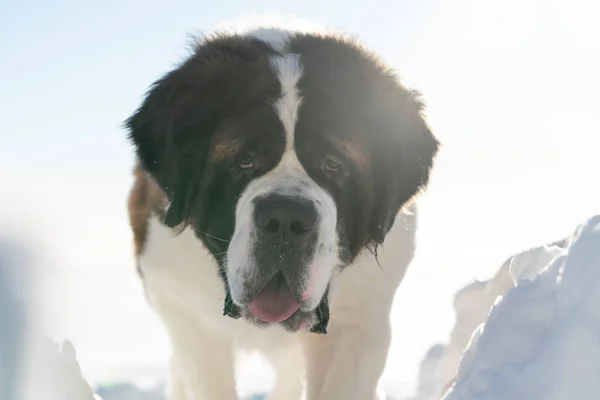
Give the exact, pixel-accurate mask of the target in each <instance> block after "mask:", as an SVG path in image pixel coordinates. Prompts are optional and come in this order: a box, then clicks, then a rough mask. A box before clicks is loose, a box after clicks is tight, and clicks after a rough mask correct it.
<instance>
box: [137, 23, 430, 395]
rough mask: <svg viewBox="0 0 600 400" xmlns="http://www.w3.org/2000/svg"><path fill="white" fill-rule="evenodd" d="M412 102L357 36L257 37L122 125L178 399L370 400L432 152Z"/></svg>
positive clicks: (142, 255) (187, 65)
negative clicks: (251, 388)
mask: <svg viewBox="0 0 600 400" xmlns="http://www.w3.org/2000/svg"><path fill="white" fill-rule="evenodd" d="M422 108H423V106H422V103H421V101H420V100H419V96H418V94H417V93H416V92H414V91H411V90H408V89H406V88H405V87H403V85H402V84H401V83H400V81H399V79H398V78H397V76H396V75H395V73H394V71H392V70H391V69H390V68H389V67H388V66H386V65H384V63H383V62H382V61H380V60H379V59H378V58H377V57H376V56H375V55H374V54H373V53H371V52H370V51H368V50H367V49H365V48H364V47H362V46H361V45H360V44H359V43H357V41H356V40H355V39H351V38H347V37H345V36H344V35H341V34H332V33H320V32H317V33H310V32H295V31H288V30H282V29H274V28H264V29H255V30H251V31H247V32H245V33H229V32H228V33H223V32H219V33H216V34H212V35H207V36H204V37H202V38H201V39H198V40H197V41H196V42H195V43H194V45H193V48H192V50H191V53H190V55H189V57H188V58H187V59H185V60H184V61H183V62H182V63H181V64H180V65H178V66H176V67H175V68H174V69H173V70H172V71H170V72H168V73H166V74H165V75H164V76H162V77H160V78H159V79H158V80H157V81H156V82H154V84H153V85H152V86H151V87H150V89H149V90H148V92H147V94H146V96H145V98H144V100H143V102H142V104H141V105H140V107H139V108H138V109H137V110H136V111H135V112H134V113H133V114H132V115H131V116H130V117H129V118H128V119H127V121H126V123H125V126H126V129H127V131H128V135H129V139H130V141H131V143H132V144H133V147H134V149H135V153H136V156H137V164H136V167H135V172H134V176H135V182H134V185H133V188H132V191H131V194H130V198H129V216H130V223H131V227H132V230H133V236H134V244H135V254H136V260H137V265H138V270H139V274H140V276H141V279H142V281H143V285H144V288H145V293H146V297H147V300H148V302H149V303H150V305H151V306H152V308H153V309H154V310H155V311H156V313H157V314H158V315H159V317H160V319H161V321H162V322H163V324H164V326H165V328H166V331H167V333H168V335H169V337H170V341H171V345H172V351H173V357H172V387H171V394H170V396H171V398H172V399H173V400H233V399H237V392H236V382H235V356H236V351H237V350H239V349H253V350H258V351H260V352H262V353H263V354H264V355H265V356H266V358H267V359H268V360H269V361H270V362H271V363H272V365H273V367H274V370H275V372H276V383H275V385H274V388H273V390H272V392H271V394H270V397H269V399H273V400H292V399H293V400H297V399H300V398H301V397H302V396H303V395H304V396H305V398H306V399H308V400H372V399H375V398H376V397H377V391H378V383H379V379H380V376H381V374H382V371H383V369H384V366H385V364H386V360H387V352H388V348H389V345H390V340H391V327H390V321H389V315H390V310H391V307H392V302H393V299H394V294H395V292H396V289H397V288H398V285H399V284H400V281H401V280H402V277H403V276H404V273H405V271H406V269H407V267H408V265H409V264H410V262H411V260H412V258H413V253H414V247H415V229H416V208H415V206H414V204H413V198H414V197H415V196H416V195H417V194H418V193H419V192H420V191H422V190H424V189H425V187H426V186H427V183H428V180H429V175H430V171H431V168H432V164H433V162H434V159H435V156H436V153H437V151H438V146H439V144H438V141H437V139H436V138H435V136H434V135H433V134H432V132H431V131H430V129H429V128H428V126H427V124H426V122H425V121H424V118H423V115H422V111H423V110H422Z"/></svg>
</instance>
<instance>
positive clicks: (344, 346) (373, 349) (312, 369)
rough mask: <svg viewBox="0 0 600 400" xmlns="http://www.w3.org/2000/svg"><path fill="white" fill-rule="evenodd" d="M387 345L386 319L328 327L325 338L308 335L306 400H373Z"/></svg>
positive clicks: (306, 343)
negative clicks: (362, 324)
mask: <svg viewBox="0 0 600 400" xmlns="http://www.w3.org/2000/svg"><path fill="white" fill-rule="evenodd" d="M367 325H368V326H367ZM390 342H391V329H390V326H389V321H388V320H387V318H382V321H376V322H374V323H372V324H366V325H365V326H357V325H353V324H343V323H342V324H331V325H330V327H329V333H327V334H326V335H316V334H310V335H308V336H307V337H306V338H305V340H304V341H303V344H304V349H305V354H306V362H307V370H306V385H307V400H374V399H376V398H377V385H378V383H379V378H380V377H381V374H382V373H383V368H384V367H385V363H386V359H387V353H388V349H389V346H390Z"/></svg>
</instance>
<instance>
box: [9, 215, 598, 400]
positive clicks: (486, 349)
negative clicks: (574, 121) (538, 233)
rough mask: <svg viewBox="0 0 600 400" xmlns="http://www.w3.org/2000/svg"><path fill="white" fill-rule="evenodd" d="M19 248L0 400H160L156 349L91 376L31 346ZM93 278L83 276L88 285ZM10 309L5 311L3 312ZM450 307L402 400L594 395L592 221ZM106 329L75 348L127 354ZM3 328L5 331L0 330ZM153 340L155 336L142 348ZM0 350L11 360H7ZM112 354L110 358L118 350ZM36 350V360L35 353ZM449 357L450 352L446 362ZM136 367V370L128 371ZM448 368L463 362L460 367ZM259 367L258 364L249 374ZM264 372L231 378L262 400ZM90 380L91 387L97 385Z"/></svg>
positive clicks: (525, 255)
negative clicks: (443, 331) (448, 319)
mask: <svg viewBox="0 0 600 400" xmlns="http://www.w3.org/2000/svg"><path fill="white" fill-rule="evenodd" d="M25 250H27V249H25ZM19 252H20V249H18V247H16V246H14V245H13V244H12V243H9V242H2V241H0V253H2V254H0V256H2V257H0V258H3V260H0V261H3V262H2V263H0V267H2V268H0V300H1V301H2V303H3V305H5V306H4V307H0V317H1V319H2V320H3V321H4V322H6V323H4V324H0V339H1V340H0V353H4V357H5V358H3V363H0V372H2V374H0V378H2V375H3V377H4V379H5V380H4V381H2V379H0V395H1V396H0V397H2V398H3V399H9V400H12V399H13V398H14V385H15V382H17V383H18V382H19V381H21V382H23V381H24V380H27V381H30V380H31V379H37V380H38V381H39V382H42V383H41V384H39V385H26V386H28V387H29V388H30V389H31V388H33V389H35V390H34V392H32V393H30V394H23V393H22V394H21V395H22V396H21V397H22V399H23V400H28V399H29V398H32V399H33V398H39V393H40V390H41V391H42V392H44V394H45V396H44V398H47V399H53V397H52V396H53V395H52V393H55V392H58V390H60V385H61V384H62V385H65V386H69V387H72V388H73V389H74V390H77V391H80V393H81V395H80V396H79V397H78V398H81V400H88V399H90V400H92V399H93V397H92V394H91V391H90V388H89V385H88V383H87V382H86V379H84V377H85V378H87V377H89V376H96V378H97V377H98V376H103V375H104V376H105V379H103V380H102V382H103V384H102V385H96V386H95V391H96V393H97V394H98V395H100V396H101V397H102V399H103V400H125V399H127V400H165V398H166V397H165V395H164V392H165V390H164V377H165V376H167V371H166V369H165V368H158V367H157V365H163V364H164V363H163V359H164V357H165V356H166V355H167V354H168V353H165V354H162V353H159V354H157V355H154V356H153V357H155V358H140V357H139V354H137V350H136V351H134V352H133V353H132V355H131V360H129V361H127V360H125V362H124V363H123V365H121V366H120V367H119V368H114V367H115V366H114V364H111V362H110V361H111V359H108V358H107V360H106V363H107V364H106V367H107V368H109V367H110V366H111V365H112V367H113V368H112V376H111V374H109V375H106V374H103V373H100V372H101V371H99V370H96V371H92V372H93V373H92V374H89V373H88V371H86V369H85V368H83V372H82V368H80V366H79V363H81V359H80V358H79V357H77V355H76V353H75V349H74V348H73V347H72V346H71V345H70V344H69V343H66V344H63V345H62V347H59V346H58V345H56V344H49V343H48V342H47V341H44V340H40V339H43V338H42V337H41V336H43V335H38V336H36V334H40V333H41V331H42V330H41V329H40V326H37V325H36V324H34V323H33V322H34V321H35V320H36V319H35V318H31V315H30V316H29V318H24V319H23V318H21V317H19V313H21V314H23V315H26V312H25V313H23V310H27V309H33V310H35V309H36V308H39V307H38V306H37V305H36V304H27V299H28V297H29V298H34V297H35V296H34V297H31V296H28V293H33V292H36V291H37V290H38V289H37V286H36V284H35V282H33V281H34V280H32V279H30V277H31V276H30V275H27V274H26V273H25V272H27V271H26V270H23V269H21V270H19V269H15V268H14V265H16V264H23V263H28V262H29V261H27V259H23V260H21V259H19ZM25 253H27V251H25ZM30 253H31V252H30ZM25 258H26V257H25ZM7 261H8V262H7ZM15 272H18V273H16V274H15ZM96 278H97V277H96ZM96 278H94V279H92V280H93V281H95V283H96V284H97V283H98V281H97V280H96ZM106 278H107V279H110V280H111V282H113V284H114V283H115V281H116V280H115V277H113V276H112V275H111V274H108V275H107V276H106ZM32 282H33V283H34V284H32ZM25 283H27V284H25ZM83 289H85V290H88V289H86V288H83ZM83 289H82V290H83ZM122 289H123V290H124V291H126V289H131V288H129V287H123V288H122ZM88 294H90V295H91V296H88V297H90V298H91V299H90V302H91V303H90V304H86V308H87V307H90V308H89V310H91V311H92V313H91V316H92V317H91V318H93V315H94V311H95V310H94V305H93V304H92V303H94V302H95V301H94V299H97V298H98V296H100V295H102V294H101V293H93V292H88ZM129 294H130V295H131V298H132V299H136V298H138V297H139V295H140V293H138V290H131V291H130V293H129ZM75 297H77V298H80V299H83V298H85V296H75ZM100 303H102V302H100ZM7 304H9V305H10V307H6V305H7ZM56 305H58V303H57V304H54V306H56ZM121 305H122V306H123V307H125V308H128V309H129V311H130V313H131V314H139V313H140V312H142V311H141V310H142V309H141V308H140V307H141V305H140V303H139V302H137V301H132V302H131V303H129V302H125V303H122V304H121ZM100 306H102V305H98V307H100ZM103 306H106V304H104V305H103ZM454 307H455V311H456V313H457V323H456V327H455V329H454V331H453V332H452V335H451V340H450V342H449V343H448V344H447V345H441V344H436V345H434V346H432V347H431V348H430V349H429V351H427V353H426V354H425V356H424V358H423V361H422V362H421V365H420V369H419V377H418V380H419V382H418V385H417V392H418V393H417V394H416V395H415V396H413V397H410V398H405V399H406V400H409V399H410V400H439V399H440V397H442V394H441V392H440V389H441V388H445V387H446V384H447V383H448V381H449V380H450V381H452V380H454V385H453V386H452V387H451V388H450V389H449V390H448V391H447V393H446V394H445V395H443V400H474V399H481V398H485V399H489V400H508V399H511V400H515V399H517V400H518V399H527V400H536V399H544V400H567V399H569V400H570V399H590V398H600V381H599V380H598V379H597V376H598V371H599V370H600V340H598V337H600V215H598V216H595V217H593V218H590V219H589V220H587V221H585V222H584V223H583V224H581V225H580V226H579V227H577V229H576V230H575V231H574V233H573V234H572V235H570V236H569V237H567V238H565V239H563V240H561V241H558V242H555V243H551V244H548V245H541V246H537V247H534V248H531V249H529V250H527V251H524V252H521V253H519V254H516V255H514V256H512V257H510V258H509V259H508V260H507V262H505V263H504V264H503V265H502V267H501V268H500V269H499V271H498V272H497V274H496V275H495V276H494V277H492V278H491V279H490V280H489V281H477V282H475V283H472V284H469V285H468V286H467V287H465V288H464V289H462V290H460V291H459V292H458V293H457V295H456V297H455V301H454ZM490 307H491V309H490ZM19 318H21V319H19ZM90 322H91V320H90ZM106 322H108V321H106ZM110 322H111V323H110V324H109V325H110V327H111V329H113V328H114V330H105V331H104V332H105V333H106V337H107V338H108V339H109V340H107V342H106V343H104V344H102V343H100V344H98V343H91V342H90V343H86V342H85V340H82V344H85V346H84V347H86V346H87V347H89V346H92V345H93V346H96V347H97V346H101V348H102V349H103V350H107V351H108V350H109V347H110V346H112V344H115V343H117V342H116V341H117V339H118V338H119V337H121V340H124V341H123V346H126V347H129V348H131V347H134V348H135V346H134V343H135V340H136V339H138V340H139V337H128V336H127V334H126V331H127V330H128V326H127V323H126V321H124V320H121V316H115V320H114V321H110ZM17 323H19V324H17ZM135 323H136V324H138V323H139V321H136V322H135ZM155 323H156V324H157V321H154V322H152V323H150V322H149V323H148V325H147V326H144V329H147V330H148V331H149V332H153V331H154V330H155V329H156V326H157V325H155ZM9 326H10V327H11V329H8V330H7V329H4V330H3V328H7V327H9ZM18 327H21V329H22V330H29V334H28V335H21V334H20V333H19V332H18V331H16V328H18ZM100 328H101V327H100V326H99V325H97V324H96V325H94V324H90V326H89V329H91V330H97V329H100ZM79 333H80V335H77V336H78V337H79V338H81V339H85V337H86V336H88V335H89V333H90V332H89V331H86V330H84V331H81V332H79ZM19 335H21V336H20V337H21V339H20V340H21V342H22V343H21V345H23V346H26V350H27V351H25V353H28V354H26V355H25V364H26V365H29V366H31V365H33V366H35V368H31V367H29V368H25V369H23V367H22V368H21V369H20V370H19V369H11V368H12V367H11V365H10V361H11V360H10V359H9V360H8V361H9V362H8V363H7V362H6V361H7V358H6V356H7V355H8V356H10V355H11V354H12V355H13V356H15V355H16V353H15V352H14V350H15V349H14V343H16V342H15V340H16V338H17V337H19ZM113 335H114V336H113ZM158 339H159V338H158V336H157V337H156V338H152V339H151V341H156V340H158ZM11 343H12V344H11ZM111 343H112V344H111ZM11 346H12V347H11ZM77 346H78V341H77V340H76V341H75V347H77ZM102 346H108V347H106V348H104V347H102ZM145 348H147V345H146V344H144V345H143V346H142V347H141V348H140V349H138V350H139V352H140V354H141V353H142V352H143V351H142V350H143V349H145ZM7 349H11V350H12V353H7ZM462 349H464V352H463V351H462ZM121 350H122V349H120V348H119V349H117V350H115V351H116V352H117V353H120V352H121ZM167 350H168V349H167ZM34 352H37V353H36V356H35V357H34V356H33V353H34ZM454 353H457V354H458V356H456V357H454V356H453V354H454ZM461 353H462V358H461V357H460V354H461ZM40 354H41V358H40ZM109 358H110V357H109ZM27 360H29V361H27ZM32 360H35V361H36V362H32ZM39 360H42V362H39ZM135 360H137V363H133V361H135ZM13 362H14V360H13ZM127 362H132V364H131V365H128V364H127ZM140 363H141V364H140ZM457 364H460V365H459V366H458V368H456V365H457ZM15 365H16V364H15ZM165 365H166V364H165ZM259 365H260V366H261V368H251V366H252V367H256V366H259ZM48 366H50V368H48ZM7 367H8V369H7ZM163 367H164V365H163ZM263 367H264V368H263ZM2 368H5V370H2ZM144 368H145V369H144ZM266 368H267V367H265V364H264V360H263V361H261V360H260V359H256V358H255V359H252V357H250V358H246V359H245V361H244V360H242V363H241V365H240V372H241V370H243V373H240V374H239V375H240V376H241V378H242V380H241V384H242V385H241V386H243V387H245V389H246V390H244V393H243V394H244V396H242V399H244V400H260V399H264V394H263V395H261V394H260V393H264V392H265V390H268V387H269V386H270V379H271V378H272V376H271V375H272V374H268V373H267V374H265V371H266ZM109 369H110V368H109ZM415 369H416V368H415ZM7 372H11V374H12V375H8V374H7ZM19 372H21V375H20V376H19ZM15 374H16V375H15ZM139 376H142V377H144V376H145V377H146V379H147V378H148V376H153V377H154V378H152V379H150V380H151V381H152V382H145V383H144V382H143V379H142V380H140V379H138V377H139ZM87 381H88V382H91V381H92V380H90V379H87ZM111 382H112V383H111ZM57 383H58V386H59V387H57ZM92 383H97V379H96V382H92ZM11 388H12V389H11ZM57 389H58V390H57ZM2 390H4V391H2ZM11 390H12V391H13V397H11V394H10V391H11ZM253 393H255V394H253ZM27 396H29V397H27ZM19 400H21V398H19Z"/></svg>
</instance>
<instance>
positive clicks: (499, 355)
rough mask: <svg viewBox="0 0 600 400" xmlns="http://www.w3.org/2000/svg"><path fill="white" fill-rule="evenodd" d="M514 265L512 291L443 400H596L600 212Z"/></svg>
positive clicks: (599, 384)
mask: <svg viewBox="0 0 600 400" xmlns="http://www.w3.org/2000/svg"><path fill="white" fill-rule="evenodd" d="M562 244H563V245H564V246H561V245H551V246H541V247H537V248H534V249H531V250H530V251H528V252H525V253H522V254H520V255H519V256H516V257H514V258H513V259H512V260H511V265H510V272H511V276H512V278H513V280H514V282H515V284H516V287H515V288H514V289H512V290H510V291H508V293H507V294H506V295H505V296H504V297H503V298H501V299H499V301H498V302H496V303H495V305H494V307H493V308H492V310H491V312H490V314H489V317H488V319H487V321H486V322H485V324H482V325H481V326H479V327H478V329H476V330H475V332H474V333H473V335H472V337H471V340H470V342H469V344H468V346H467V348H466V349H465V351H464V353H463V357H462V360H461V363H460V367H459V370H458V374H457V378H456V380H455V383H454V385H453V387H452V388H450V389H449V391H448V392H447V393H446V395H445V396H444V400H474V399H483V398H485V399H486V400H508V399H510V400H516V399H527V400H537V399H544V400H571V399H593V398H596V399H597V398H600V380H599V379H598V371H599V370H600V341H599V340H598V338H599V337H600V215H597V216H594V217H593V218H590V219H589V220H587V221H586V222H585V223H583V224H581V225H580V226H579V227H578V228H577V229H576V230H575V232H574V234H573V235H572V236H571V238H570V239H569V240H567V241H564V242H563V243H562Z"/></svg>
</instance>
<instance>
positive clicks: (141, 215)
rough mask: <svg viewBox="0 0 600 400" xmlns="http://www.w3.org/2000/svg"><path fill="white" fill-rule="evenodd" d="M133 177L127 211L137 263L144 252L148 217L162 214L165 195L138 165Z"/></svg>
mask: <svg viewBox="0 0 600 400" xmlns="http://www.w3.org/2000/svg"><path fill="white" fill-rule="evenodd" d="M133 176H134V183H133V187H132V188H131V192H130V194H129V202H128V211H129V224H130V225H131V229H132V231H133V242H134V249H135V258H136V261H137V260H138V259H139V257H140V255H141V254H142V251H143V250H144V244H145V243H146V236H147V234H148V220H149V218H150V216H151V215H152V213H155V214H157V215H160V216H162V215H163V213H164V210H163V206H164V204H165V194H164V193H163V191H162V190H161V189H160V188H159V187H158V185H157V184H156V183H155V182H154V180H153V179H152V178H150V176H149V175H148V174H147V173H146V172H145V171H144V170H143V169H142V167H141V166H140V165H139V164H136V166H135V168H134V169H133Z"/></svg>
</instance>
